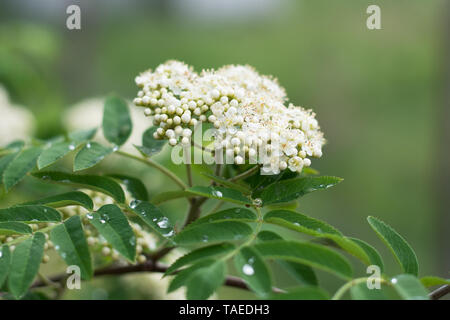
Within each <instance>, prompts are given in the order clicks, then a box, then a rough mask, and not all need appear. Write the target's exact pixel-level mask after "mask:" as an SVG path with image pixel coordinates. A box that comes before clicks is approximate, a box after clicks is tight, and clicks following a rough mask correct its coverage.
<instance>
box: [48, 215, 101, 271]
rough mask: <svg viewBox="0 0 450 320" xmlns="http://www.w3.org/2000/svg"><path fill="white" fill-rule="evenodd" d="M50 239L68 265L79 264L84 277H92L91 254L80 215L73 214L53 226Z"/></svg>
mask: <svg viewBox="0 0 450 320" xmlns="http://www.w3.org/2000/svg"><path fill="white" fill-rule="evenodd" d="M50 240H51V241H52V242H53V243H54V245H55V249H56V251H57V252H58V254H59V255H60V256H61V258H62V259H63V260H64V261H65V262H66V263H67V265H68V266H72V265H76V266H78V267H79V268H80V271H81V277H82V278H83V279H86V280H89V279H90V278H91V277H92V275H93V269H92V262H91V255H90V252H89V247H88V244H87V242H86V238H85V235H84V231H83V226H82V224H81V218H80V217H79V216H73V217H71V218H69V219H67V220H66V221H65V222H64V223H63V224H60V225H58V226H56V227H55V228H53V229H52V231H51V232H50Z"/></svg>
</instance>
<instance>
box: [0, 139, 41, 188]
mask: <svg viewBox="0 0 450 320" xmlns="http://www.w3.org/2000/svg"><path fill="white" fill-rule="evenodd" d="M41 152H42V149H41V148H40V147H32V148H29V149H26V150H23V151H22V152H20V153H19V154H18V155H17V156H16V157H15V158H14V159H13V160H12V161H11V162H10V163H9V164H8V166H7V167H6V169H5V171H4V173H3V184H4V185H5V190H6V191H8V190H10V189H11V188H12V187H13V186H15V185H16V184H17V183H19V181H21V180H22V179H23V178H24V177H25V175H26V174H27V173H28V172H29V171H30V170H32V169H33V168H34V167H35V166H36V160H37V158H38V157H39V155H40V154H41Z"/></svg>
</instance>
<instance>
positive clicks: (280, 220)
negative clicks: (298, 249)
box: [264, 210, 370, 264]
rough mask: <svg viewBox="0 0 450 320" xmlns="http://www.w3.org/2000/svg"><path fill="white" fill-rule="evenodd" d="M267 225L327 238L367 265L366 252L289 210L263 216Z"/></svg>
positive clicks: (326, 226) (338, 233) (335, 233)
mask: <svg viewBox="0 0 450 320" xmlns="http://www.w3.org/2000/svg"><path fill="white" fill-rule="evenodd" d="M264 221H265V222H267V223H271V224H275V225H279V226H282V227H285V228H288V229H291V230H295V231H298V232H302V233H305V234H308V235H311V236H315V237H321V238H327V239H330V240H332V241H334V242H335V243H336V244H338V245H339V246H340V247H341V248H342V249H343V250H345V251H347V252H348V253H350V254H352V255H354V256H356V257H358V258H359V259H361V260H362V261H363V262H365V263H367V264H369V263H370V261H369V257H368V256H367V254H366V252H365V251H364V250H363V249H362V248H361V247H360V246H359V245H358V244H356V243H355V242H353V241H352V240H350V239H348V238H346V237H345V236H344V235H343V234H342V233H341V232H340V231H338V230H337V229H335V228H333V227H332V226H330V225H329V224H327V223H325V222H323V221H320V220H317V219H314V218H311V217H308V216H306V215H304V214H301V213H298V212H295V211H290V210H274V211H270V212H268V213H267V214H266V215H265V216H264Z"/></svg>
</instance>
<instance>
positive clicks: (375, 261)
mask: <svg viewBox="0 0 450 320" xmlns="http://www.w3.org/2000/svg"><path fill="white" fill-rule="evenodd" d="M348 239H350V240H351V241H353V242H354V243H356V244H357V245H358V246H360V247H361V249H363V250H364V251H365V252H366V254H367V256H368V257H369V260H370V264H371V265H375V266H378V267H380V271H381V273H383V272H384V263H383V259H382V258H381V255H380V254H379V253H378V251H377V250H376V249H375V248H374V247H372V246H371V245H370V244H368V243H367V242H365V241H362V240H360V239H356V238H348Z"/></svg>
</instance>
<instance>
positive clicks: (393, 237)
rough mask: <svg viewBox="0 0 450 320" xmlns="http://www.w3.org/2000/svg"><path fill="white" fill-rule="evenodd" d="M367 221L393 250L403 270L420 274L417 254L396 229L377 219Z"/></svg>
mask: <svg viewBox="0 0 450 320" xmlns="http://www.w3.org/2000/svg"><path fill="white" fill-rule="evenodd" d="M367 221H369V224H370V226H371V227H372V229H373V230H374V231H375V232H376V233H377V235H378V236H379V237H380V238H381V239H382V240H383V242H384V243H385V244H386V245H387V246H388V247H389V249H391V251H392V253H393V254H394V256H395V258H396V259H397V261H398V263H399V264H400V266H401V267H402V270H403V271H404V272H406V273H410V274H413V275H415V276H417V275H418V273H419V262H418V261H417V256H416V253H415V252H414V250H413V249H412V248H411V246H410V245H409V244H408V243H407V242H406V240H405V239H403V237H402V236H401V235H399V234H398V233H397V232H396V231H395V230H394V229H392V228H391V227H390V226H388V225H387V224H385V223H384V222H383V221H381V220H379V219H377V218H374V217H368V218H367Z"/></svg>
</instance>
